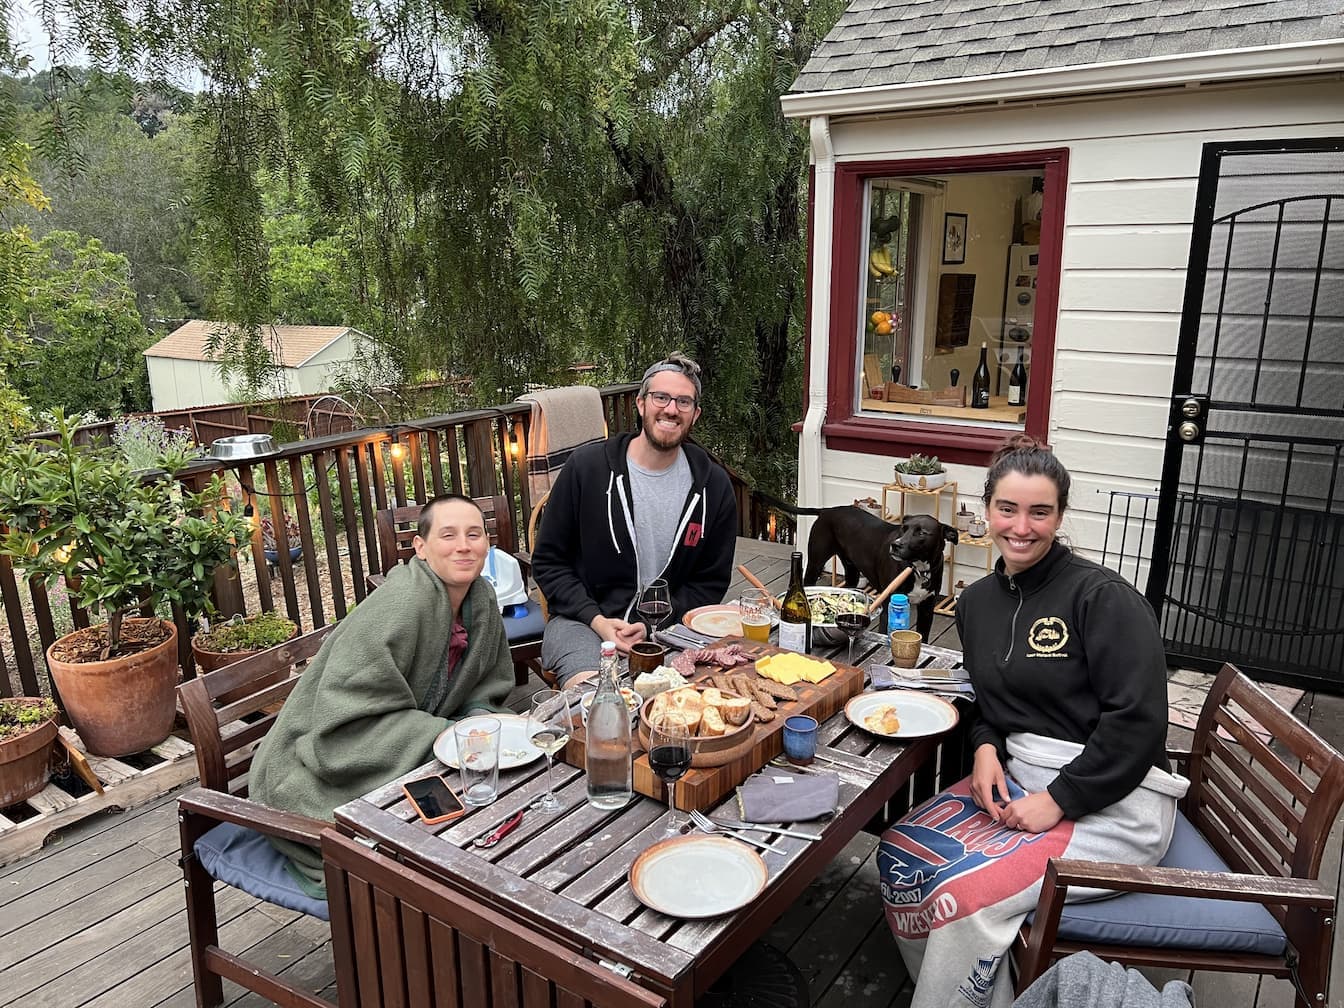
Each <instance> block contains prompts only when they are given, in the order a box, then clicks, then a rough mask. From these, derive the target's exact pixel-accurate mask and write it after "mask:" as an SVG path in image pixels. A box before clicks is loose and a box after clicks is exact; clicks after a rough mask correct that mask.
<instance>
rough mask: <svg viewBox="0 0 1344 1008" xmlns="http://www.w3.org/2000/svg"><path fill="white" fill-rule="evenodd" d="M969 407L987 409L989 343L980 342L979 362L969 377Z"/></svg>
mask: <svg viewBox="0 0 1344 1008" xmlns="http://www.w3.org/2000/svg"><path fill="white" fill-rule="evenodd" d="M971 409H989V344H988V343H981V344H980V363H979V364H978V365H977V366H976V368H975V375H974V376H973V377H972V378H971Z"/></svg>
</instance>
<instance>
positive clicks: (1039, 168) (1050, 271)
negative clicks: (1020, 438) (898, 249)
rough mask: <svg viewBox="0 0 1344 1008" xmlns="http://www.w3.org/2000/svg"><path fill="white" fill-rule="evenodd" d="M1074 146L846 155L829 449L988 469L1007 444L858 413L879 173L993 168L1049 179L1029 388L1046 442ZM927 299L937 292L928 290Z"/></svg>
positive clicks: (1031, 408) (983, 432)
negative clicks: (931, 458)
mask: <svg viewBox="0 0 1344 1008" xmlns="http://www.w3.org/2000/svg"><path fill="white" fill-rule="evenodd" d="M1068 160H1069V152H1068V149H1067V148H1052V149H1046V150H1025V151H1008V152H1004V153H999V154H978V155H970V156H966V157H944V158H922V159H915V160H901V161H846V162H840V163H838V164H836V166H835V204H834V205H835V219H834V221H833V228H832V235H831V264H832V265H831V276H830V281H829V282H830V293H831V312H830V320H829V327H830V341H829V347H828V353H827V371H828V377H827V390H826V416H825V419H824V420H823V421H822V426H821V433H822V436H823V437H824V438H825V439H826V447H827V448H829V449H832V450H835V451H843V452H856V453H862V454H868V455H887V456H893V457H903V456H906V455H909V454H910V453H911V452H914V451H921V452H925V453H928V452H933V453H935V454H937V455H938V456H939V457H940V458H942V459H943V460H944V461H946V462H957V463H965V464H971V465H984V464H986V463H987V462H988V461H989V456H990V455H991V454H992V453H993V452H994V450H995V449H996V448H997V447H998V446H999V445H1000V444H1002V442H1003V439H1004V436H1005V432H1004V430H1003V428H1001V427H975V426H970V425H964V424H948V423H940V422H938V421H934V420H922V419H917V418H914V417H903V416H901V415H900V414H888V415H884V416H881V417H877V416H871V415H862V414H860V413H859V412H858V407H857V406H856V403H857V402H858V399H857V395H858V391H857V385H858V369H857V367H856V366H855V361H857V360H859V359H860V358H859V338H860V329H861V326H860V324H859V300H860V299H859V297H858V296H857V294H856V292H857V291H859V290H860V289H861V283H862V279H861V277H862V273H861V270H862V269H863V264H864V261H865V256H864V254H863V253H864V251H865V250H866V248H867V245H866V243H865V241H864V236H863V235H862V234H861V233H860V232H861V230H862V228H863V222H864V219H865V216H864V215H865V206H864V200H865V199H866V191H867V183H868V182H869V180H871V179H876V178H888V177H892V176H897V177H899V176H911V175H914V176H926V177H927V176H936V175H949V174H974V173H978V172H986V171H1023V172H1034V173H1037V174H1041V175H1044V176H1045V199H1044V202H1043V205H1042V210H1041V241H1040V253H1039V254H1040V264H1039V269H1038V272H1037V278H1038V282H1037V289H1036V314H1035V321H1034V323H1033V325H1032V344H1031V349H1032V368H1031V382H1030V384H1029V386H1028V388H1027V417H1026V423H1025V428H1026V431H1027V433H1028V434H1031V435H1033V436H1034V437H1037V438H1040V439H1041V440H1043V441H1044V440H1046V432H1047V430H1048V429H1049V423H1050V394H1051V386H1052V384H1053V382H1052V378H1053V371H1054V356H1055V354H1054V350H1055V326H1056V322H1057V315H1058V309H1059V281H1060V265H1061V250H1062V247H1063V241H1064V206H1065V195H1066V192H1067V189H1068ZM918 294H919V296H920V297H921V298H927V297H928V292H927V291H925V290H921V291H919V292H918Z"/></svg>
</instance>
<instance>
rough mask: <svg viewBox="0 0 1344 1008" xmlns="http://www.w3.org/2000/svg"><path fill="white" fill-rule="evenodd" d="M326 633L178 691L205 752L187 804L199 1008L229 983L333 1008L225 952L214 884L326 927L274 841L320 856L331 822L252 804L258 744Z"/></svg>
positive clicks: (186, 851) (199, 750)
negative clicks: (250, 783) (250, 777)
mask: <svg viewBox="0 0 1344 1008" xmlns="http://www.w3.org/2000/svg"><path fill="white" fill-rule="evenodd" d="M331 631H332V626H330V625H329V626H324V627H321V628H319V629H317V630H314V631H312V632H311V633H307V634H304V635H303V636H301V637H295V638H294V639H293V640H291V641H289V642H287V643H285V644H282V645H280V646H278V647H274V648H270V649H268V650H266V651H263V652H261V653H260V654H257V655H253V656H252V657H250V658H245V659H243V660H242V661H240V662H236V663H234V664H233V665H226V666H225V667H224V668H222V669H218V670H216V671H214V672H210V673H208V674H206V675H201V676H197V677H196V678H195V679H189V680H187V681H186V682H184V683H183V684H182V685H181V686H179V687H178V696H179V698H180V700H181V703H182V710H183V712H184V713H185V715H186V718H187V725H188V726H189V728H190V729H191V738H192V743H193V744H194V745H195V747H196V765H197V768H198V770H199V772H200V776H201V786H200V787H198V788H194V789H192V790H191V791H189V792H188V793H187V794H185V795H183V796H182V798H181V799H179V801H178V827H179V832H180V836H181V844H182V857H181V866H182V876H183V881H184V883H185V885H186V896H187V926H188V930H189V932H190V936H191V969H192V973H193V975H194V977H195V981H196V1003H197V1005H199V1006H201V1008H205V1006H208V1005H219V1004H223V1002H224V990H223V980H225V979H228V980H232V981H233V982H234V983H237V984H239V985H240V986H242V987H245V988H247V989H248V990H250V991H254V992H256V993H257V994H260V995H261V996H262V997H265V998H269V999H270V1000H271V1001H274V1002H275V1003H277V1004H283V1005H294V1006H305V1008H330V1002H327V1001H324V1000H322V999H321V998H318V997H315V996H314V995H312V994H310V993H308V992H307V991H305V990H303V989H301V988H298V987H295V986H293V985H292V984H288V983H286V982H285V981H284V980H282V979H281V978H280V977H279V976H277V975H275V974H274V973H272V972H270V971H268V970H266V969H264V968H262V967H260V966H258V965H257V964H255V963H251V962H249V961H247V960H245V959H243V958H242V957H241V956H239V955H237V954H236V953H233V952H228V951H225V950H224V949H222V948H221V947H220V946H219V925H218V918H217V915H216V911H215V882H216V881H220V882H224V883H226V884H228V885H231V886H233V887H234V888H237V889H241V890H243V891H244V892H247V893H249V894H250V895H253V896H256V897H258V898H260V899H264V900H266V901H267V902H270V903H275V904H278V905H280V906H284V907H286V908H288V909H290V910H298V911H300V912H303V913H307V914H310V915H311V916H314V917H320V918H322V919H323V920H326V919H327V917H328V912H327V904H326V903H325V902H323V901H321V900H314V899H312V898H311V897H309V896H307V895H306V894H305V893H303V891H302V890H300V889H299V888H298V886H297V884H296V883H295V882H294V881H293V880H292V878H290V876H289V874H288V872H287V871H286V870H285V858H284V856H283V855H281V854H280V852H279V851H277V850H276V849H275V848H274V847H272V846H271V845H270V844H269V843H268V842H267V841H266V836H274V837H280V838H282V839H285V840H293V841H295V842H297V843H304V844H309V845H311V846H313V847H317V846H318V844H319V834H320V833H321V831H322V830H323V829H324V828H325V827H326V825H327V824H326V823H324V822H320V821H318V820H316V819H309V818H308V817H307V816H301V815H296V814H294V813H292V812H280V811H277V810H275V809H270V808H267V807H266V806H264V805H259V804H257V803H255V802H252V801H248V800H247V772H248V770H249V769H250V768H251V766H252V755H253V753H254V751H255V750H256V747H257V744H258V743H259V742H260V741H261V739H262V738H264V737H265V735H266V733H267V732H268V731H270V729H271V727H272V726H273V725H274V724H275V719H276V716H277V714H278V712H279V709H280V706H281V705H282V704H283V702H284V700H285V698H286V697H288V696H289V694H290V692H291V691H292V690H293V689H294V686H295V685H296V684H297V683H298V681H299V671H298V666H299V665H300V664H304V663H306V662H307V661H308V659H309V658H311V657H312V656H313V655H315V654H317V651H318V648H320V647H321V646H322V642H323V641H324V640H326V638H327V636H328V635H329V634H330V633H331Z"/></svg>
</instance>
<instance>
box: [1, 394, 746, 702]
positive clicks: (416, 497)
mask: <svg viewBox="0 0 1344 1008" xmlns="http://www.w3.org/2000/svg"><path fill="white" fill-rule="evenodd" d="M637 391H638V386H637V385H634V384H624V385H614V386H608V387H606V388H603V389H602V390H601V393H602V402H603V406H604V412H605V414H606V419H607V425H608V429H609V430H610V431H611V432H613V433H615V432H618V431H627V430H633V429H634V428H635V426H636V425H637V423H638V414H637V412H636V409H635V394H636V392H637ZM530 421H531V414H530V407H529V404H527V403H523V402H514V403H509V404H507V405H505V406H500V407H494V408H486V409H479V410H473V411H469V412H463V413H452V414H447V415H444V416H434V417H426V418H422V419H418V420H413V421H409V422H405V423H398V424H393V425H390V426H387V427H381V428H366V429H363V430H358V431H353V432H349V433H340V434H330V435H327V436H325V437H317V438H310V439H307V440H303V441H295V442H293V443H290V444H286V445H282V446H281V447H280V449H279V451H277V452H276V453H274V454H272V455H268V456H266V457H263V458H260V459H257V460H255V461H236V462H220V461H215V460H202V461H200V462H197V463H194V464H192V465H191V466H189V467H188V468H186V469H184V470H182V471H181V472H179V473H178V474H177V477H178V479H179V480H180V481H181V482H182V483H183V484H185V485H187V486H189V487H191V488H192V489H199V488H200V487H202V486H204V485H205V484H206V483H208V482H209V480H210V478H211V477H212V476H214V475H215V474H220V475H222V476H224V477H225V480H226V484H227V485H228V486H229V487H230V496H231V501H230V502H229V504H228V505H227V506H230V507H234V508H243V509H244V510H246V509H247V508H248V507H250V508H251V509H252V510H251V514H252V515H253V516H254V517H255V518H256V520H255V521H254V522H253V533H252V539H251V542H250V544H249V547H248V548H247V549H245V550H240V551H239V553H238V564H237V566H236V567H235V568H230V569H221V570H220V571H217V572H216V574H215V580H214V585H213V595H214V599H215V604H216V606H217V607H218V609H219V611H220V612H221V613H223V614H225V615H230V614H233V613H246V612H250V611H279V612H281V613H283V614H284V615H285V616H288V617H289V618H290V619H292V620H294V622H296V623H297V624H299V627H300V629H301V630H308V629H312V628H314V627H319V626H324V625H325V624H327V623H328V622H330V621H331V620H333V619H340V618H341V617H343V616H344V615H345V614H346V613H347V612H349V610H350V609H351V607H352V606H353V605H355V604H357V603H358V602H360V601H362V600H363V599H364V597H365V594H366V593H367V588H366V586H365V578H366V577H367V576H368V575H369V574H371V573H376V572H377V571H378V570H379V555H378V538H377V532H376V529H375V525H374V515H375V514H376V512H377V511H379V510H380V509H382V508H387V507H399V506H403V505H406V504H408V503H415V502H421V501H425V500H428V499H429V498H430V497H432V496H434V495H436V494H440V493H448V492H452V493H462V494H466V495H468V496H471V497H485V496H494V495H496V494H502V495H503V496H504V497H505V498H506V499H508V500H509V501H510V502H512V504H513V507H514V521H513V523H512V524H513V528H514V530H515V532H514V541H511V542H507V543H501V544H500V545H501V546H502V547H504V548H507V549H509V550H511V551H513V550H517V549H519V548H520V547H521V548H530V546H531V544H530V543H526V542H522V541H519V540H521V539H522V538H523V537H524V535H525V531H526V529H527V526H528V518H529V516H530V515H531V512H532V506H533V503H534V502H533V500H532V495H531V493H530V491H529V488H528V482H527V478H526V458H525V452H526V445H527V442H528V429H529V426H530ZM728 470H729V474H730V476H731V478H732V481H733V486H734V491H735V493H736V496H737V503H738V516H739V519H738V520H739V530H738V534H739V535H745V536H751V537H755V536H756V535H757V531H756V530H757V522H758V520H759V518H760V515H761V514H762V509H761V507H760V504H759V501H757V500H756V499H755V497H754V494H753V493H752V491H751V488H750V487H749V486H748V485H747V483H746V481H745V479H743V478H742V477H741V476H740V475H739V474H737V473H736V472H734V471H733V469H732V468H731V466H730V467H728ZM281 516H283V520H282V518H281ZM262 518H270V519H271V522H270V525H271V528H272V529H273V530H274V537H275V542H274V549H270V550H268V549H267V548H266V545H265V544H264V543H263V536H262V530H261V525H262V522H261V519H262ZM295 548H297V550H298V552H297V555H291V551H293V550H294V549H295ZM268 553H269V556H268ZM0 598H3V602H4V612H5V620H6V626H7V628H8V641H7V642H5V641H0V696H5V695H9V694H10V693H11V692H12V691H13V688H14V686H13V685H12V684H11V679H12V678H15V677H14V676H12V675H11V673H12V672H13V671H15V670H16V671H17V677H16V678H17V685H18V687H19V688H20V690H21V691H22V693H24V694H36V693H37V692H39V690H40V686H41V682H40V680H41V679H45V663H44V662H43V659H42V655H43V654H44V653H45V651H46V649H47V648H48V647H49V646H50V645H51V643H52V642H53V641H54V640H56V639H57V638H58V637H60V636H63V635H64V634H65V633H68V632H69V631H70V630H72V629H76V628H80V627H85V626H88V625H89V622H90V620H89V617H88V614H87V613H85V612H84V611H83V610H82V609H80V608H79V607H78V606H77V605H75V604H74V603H73V601H72V600H71V599H70V598H69V597H68V596H67V595H66V593H65V592H64V590H63V589H61V588H59V587H58V588H57V589H55V590H54V591H53V592H52V593H51V594H50V595H49V594H48V592H47V591H46V589H45V588H44V587H43V585H42V584H41V583H40V582H36V581H31V580H29V579H27V578H24V577H22V576H21V574H20V575H19V576H16V572H15V570H14V567H13V564H12V562H11V561H9V560H7V559H5V558H0ZM178 629H179V632H180V633H179V656H180V658H181V661H182V667H183V669H184V673H185V674H187V675H191V674H193V664H192V659H191V649H190V642H189V635H188V633H186V630H187V627H186V625H185V621H183V620H181V619H180V618H179V627H178Z"/></svg>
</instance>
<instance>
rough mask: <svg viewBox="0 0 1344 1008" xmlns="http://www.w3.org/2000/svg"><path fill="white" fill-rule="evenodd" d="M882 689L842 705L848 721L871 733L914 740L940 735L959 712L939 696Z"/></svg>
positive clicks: (950, 725)
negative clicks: (898, 692) (897, 692)
mask: <svg viewBox="0 0 1344 1008" xmlns="http://www.w3.org/2000/svg"><path fill="white" fill-rule="evenodd" d="M894 693H896V691H893V690H883V691H881V692H879V693H860V694H859V695H858V696H856V697H854V698H853V699H852V700H850V701H849V703H847V704H845V717H847V718H848V719H849V722H850V724H852V725H855V726H856V727H858V728H862V729H863V730H864V731H866V732H872V733H873V734H874V735H881V736H882V737H883V738H891V739H917V738H925V737H927V736H929V735H939V734H941V733H943V732H945V731H947V730H948V729H949V728H951V727H953V726H954V725H955V724H956V723H957V721H958V720H959V719H960V717H961V715H960V714H958V713H957V709H956V708H955V707H953V706H952V705H951V704H950V703H948V702H947V701H946V700H943V699H942V698H941V697H936V696H929V695H928V694H925V693H904V692H902V693H900V694H899V695H893V694H894Z"/></svg>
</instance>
